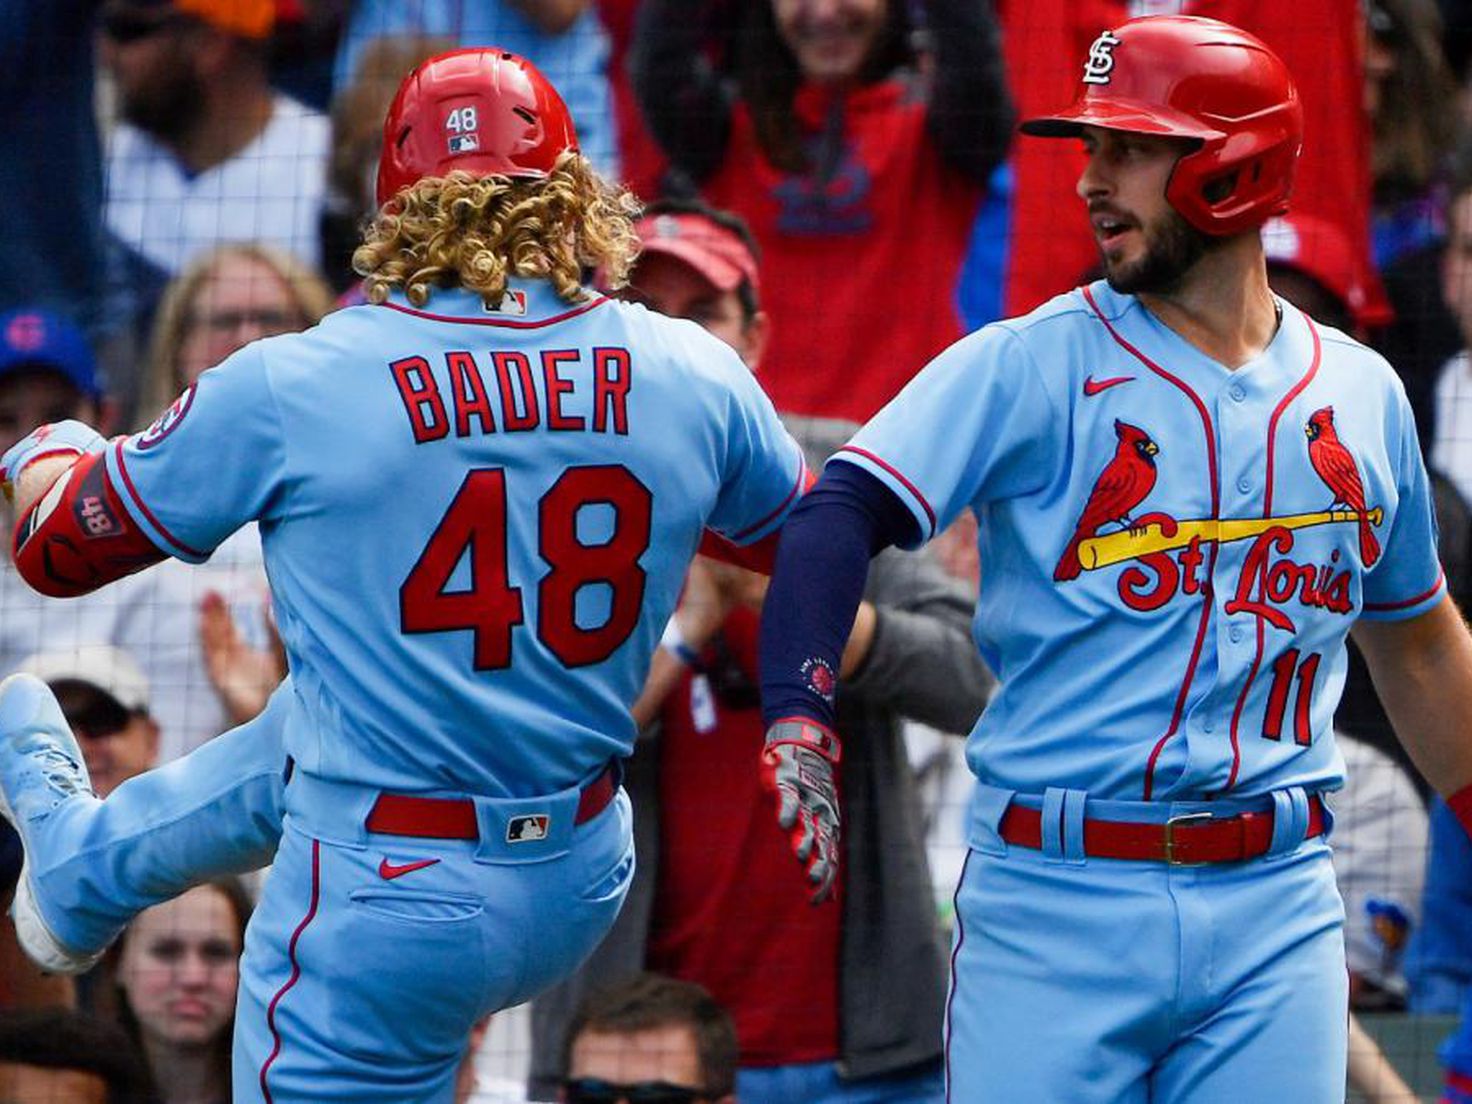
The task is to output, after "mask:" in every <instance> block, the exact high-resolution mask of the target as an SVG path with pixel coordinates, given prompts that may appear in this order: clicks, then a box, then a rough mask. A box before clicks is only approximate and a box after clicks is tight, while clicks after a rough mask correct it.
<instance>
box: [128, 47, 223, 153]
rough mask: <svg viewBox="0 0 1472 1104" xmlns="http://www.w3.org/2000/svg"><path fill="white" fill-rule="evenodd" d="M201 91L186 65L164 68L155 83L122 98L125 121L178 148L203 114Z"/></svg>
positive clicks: (195, 76) (192, 72) (198, 82)
mask: <svg viewBox="0 0 1472 1104" xmlns="http://www.w3.org/2000/svg"><path fill="white" fill-rule="evenodd" d="M204 101H205V97H204V88H203V87H202V86H201V83H200V80H199V77H198V76H197V75H196V74H195V73H194V71H193V69H192V68H190V67H189V66H188V65H185V64H179V65H173V66H166V67H164V69H163V70H162V71H161V72H160V73H159V74H158V77H157V80H156V81H155V83H153V84H152V85H150V86H149V87H147V88H144V89H141V90H139V91H137V92H135V93H133V94H132V95H131V96H127V97H125V98H124V100H123V102H122V104H121V105H120V110H121V113H122V116H123V118H124V119H126V120H127V121H128V122H130V123H132V124H133V125H134V126H136V127H137V128H138V129H139V130H143V131H146V132H147V133H149V134H151V135H153V136H154V137H155V138H157V139H158V140H159V141H160V142H162V143H163V144H164V145H166V146H173V145H177V144H178V143H179V141H180V139H182V138H183V137H184V136H185V135H187V134H188V133H189V132H190V131H191V130H193V129H194V126H195V124H196V123H198V122H199V119H200V117H201V116H202V115H203V114H204Z"/></svg>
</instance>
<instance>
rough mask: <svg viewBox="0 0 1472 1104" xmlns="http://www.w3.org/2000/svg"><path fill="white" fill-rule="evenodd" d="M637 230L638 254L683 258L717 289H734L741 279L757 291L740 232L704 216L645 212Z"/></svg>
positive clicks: (751, 260)
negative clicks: (640, 247) (661, 254)
mask: <svg viewBox="0 0 1472 1104" xmlns="http://www.w3.org/2000/svg"><path fill="white" fill-rule="evenodd" d="M637 229H638V231H639V241H640V242H641V243H642V246H643V249H642V252H641V256H646V257H647V256H649V255H651V254H656V253H663V254H664V255H666V256H669V257H674V258H675V259H676V260H679V261H683V262H684V263H685V264H687V265H689V266H690V267H691V268H693V269H694V270H695V271H696V272H698V273H699V274H700V275H701V277H702V278H704V279H705V280H706V281H708V282H709V283H710V284H711V285H712V286H714V287H715V288H716V290H718V291H735V290H736V289H737V288H738V287H740V286H741V281H742V280H747V281H749V282H750V284H751V286H752V289H753V290H754V291H757V292H760V291H761V278H760V276H759V275H758V272H757V263H756V257H754V256H753V255H752V252H751V250H750V249H749V248H748V247H747V244H746V243H745V242H744V241H742V240H741V235H739V234H737V233H736V232H735V231H733V230H728V229H727V228H726V227H724V226H722V225H721V224H720V223H718V222H715V221H714V220H712V219H709V218H707V217H706V216H705V215H700V214H694V213H682V214H667V215H648V216H646V217H644V218H642V219H640V220H639V222H638V224H637Z"/></svg>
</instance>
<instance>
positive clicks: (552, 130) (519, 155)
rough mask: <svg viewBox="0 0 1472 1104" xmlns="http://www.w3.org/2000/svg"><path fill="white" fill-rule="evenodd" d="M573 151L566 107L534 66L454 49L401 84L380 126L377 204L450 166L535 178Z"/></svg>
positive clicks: (500, 54) (502, 54)
mask: <svg viewBox="0 0 1472 1104" xmlns="http://www.w3.org/2000/svg"><path fill="white" fill-rule="evenodd" d="M577 148H578V136H577V132H576V131H575V130H574V129H573V125H572V116H571V115H570V114H568V110H567V105H566V104H564V103H563V102H562V97H561V96H559V95H558V94H557V90H556V89H555V88H553V87H552V84H551V82H550V81H548V80H547V78H546V77H544V76H542V74H541V73H540V72H538V71H537V68H536V67H535V66H534V65H532V63H531V62H529V61H527V60H526V59H525V58H522V57H518V56H517V55H515V54H512V53H508V52H507V51H505V50H497V49H467V50H451V51H450V52H449V53H446V54H439V55H437V56H436V57H432V58H430V59H429V60H428V61H425V62H424V63H423V64H421V65H419V66H418V67H417V68H415V69H414V71H413V72H411V73H410V74H409V75H408V76H407V77H405V78H404V82H403V83H402V84H401V85H399V91H398V94H397V95H396V96H394V101H393V103H392V104H391V105H390V106H389V109H388V115H387V116H386V117H385V118H384V121H383V150H382V152H381V153H380V154H379V159H378V202H379V204H380V205H382V204H384V203H387V202H388V201H389V200H391V199H392V198H393V197H394V196H395V195H397V194H398V192H399V190H400V189H401V188H405V187H408V186H409V185H410V184H413V183H415V182H416V181H418V180H420V179H422V178H424V177H426V176H444V175H445V174H446V173H448V172H451V171H452V170H455V169H460V170H463V171H465V172H468V173H471V174H473V175H475V176H491V175H498V174H499V175H502V176H508V177H513V178H519V179H531V180H540V179H543V178H545V177H546V176H547V174H548V173H550V172H551V171H552V167H553V166H554V165H555V164H556V163H557V158H558V157H559V156H561V154H562V153H564V152H565V151H567V150H575V149H577Z"/></svg>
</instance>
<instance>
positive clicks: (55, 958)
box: [0, 674, 106, 974]
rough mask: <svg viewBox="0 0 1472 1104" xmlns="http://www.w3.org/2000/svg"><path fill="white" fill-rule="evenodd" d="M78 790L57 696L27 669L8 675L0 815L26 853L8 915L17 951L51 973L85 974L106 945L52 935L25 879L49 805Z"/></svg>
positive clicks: (3, 691) (0, 725)
mask: <svg viewBox="0 0 1472 1104" xmlns="http://www.w3.org/2000/svg"><path fill="white" fill-rule="evenodd" d="M78 794H87V795H91V794H92V782H91V779H90V778H88V776H87V766H86V763H85V762H84V760H83V759H82V749H81V748H80V747H78V746H77V740H76V737H75V736H73V735H72V730H71V726H69V725H68V724H67V723H66V718H65V717H64V716H62V713H61V707H60V706H58V705H57V704H56V698H55V697H54V696H53V695H52V693H51V690H50V688H49V687H48V686H47V685H46V684H45V683H44V682H42V681H41V680H40V679H38V678H36V677H35V676H34V675H27V674H18V675H11V676H10V677H9V678H7V679H6V680H5V681H4V682H0V816H4V817H5V819H6V820H8V821H9V822H10V823H11V824H12V825H13V826H14V827H15V830H16V832H18V833H19V834H20V839H21V845H22V847H23V848H24V849H25V856H26V857H25V860H24V861H23V862H22V863H21V868H20V881H19V882H18V883H17V884H16V887H15V902H14V904H12V905H11V907H10V914H11V916H12V918H14V920H15V934H16V937H17V938H18V940H19V942H20V946H21V949H22V950H24V951H25V952H26V954H27V955H29V956H30V958H31V960H32V961H33V962H35V963H36V965H37V966H39V967H41V969H43V970H46V971H48V972H49V973H56V974H81V973H85V972H86V971H88V970H90V969H91V968H92V967H93V966H94V965H95V964H96V962H97V960H98V959H99V958H101V957H102V953H103V951H104V950H106V948H105V947H104V948H102V949H101V950H98V951H95V952H93V953H91V954H83V953H80V952H78V951H75V950H73V949H72V948H70V947H68V946H67V945H66V944H65V943H63V942H62V941H61V940H60V939H59V938H57V936H56V934H55V932H53V931H52V929H51V926H50V925H49V924H47V922H46V919H45V917H44V916H43V915H42V913H41V909H40V907H39V906H38V905H37V903H36V894H35V887H34V886H32V884H31V879H30V865H31V855H32V854H33V853H34V848H35V840H36V838H37V836H38V835H39V834H40V833H41V832H42V831H44V828H45V822H46V821H47V819H48V818H49V817H50V816H51V814H52V813H53V812H54V811H55V810H56V808H57V807H58V806H60V805H61V804H62V803H63V802H64V801H66V800H67V799H68V798H71V797H75V796H76V795H78Z"/></svg>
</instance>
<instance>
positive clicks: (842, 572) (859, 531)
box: [761, 16, 1472, 1104]
mask: <svg viewBox="0 0 1472 1104" xmlns="http://www.w3.org/2000/svg"><path fill="white" fill-rule="evenodd" d="M1023 130H1024V131H1025V132H1027V133H1030V134H1035V135H1041V136H1044V137H1073V138H1075V139H1079V138H1081V139H1082V142H1083V146H1084V151H1085V153H1086V155H1087V158H1086V164H1085V168H1084V170H1083V172H1082V175H1081V176H1080V178H1079V181H1078V193H1079V195H1080V197H1081V198H1082V199H1083V200H1084V202H1085V204H1086V206H1087V209H1088V215H1089V221H1090V225H1091V227H1092V229H1093V232H1094V235H1095V238H1096V240H1097V242H1098V246H1099V251H1100V254H1101V256H1102V259H1103V266H1104V270H1105V273H1106V279H1104V280H1101V281H1099V282H1097V283H1094V284H1091V285H1089V286H1087V287H1083V288H1079V289H1077V290H1075V291H1073V292H1071V293H1069V294H1067V295H1063V296H1060V297H1058V298H1056V299H1054V300H1053V301H1052V302H1050V303H1048V304H1046V305H1044V306H1043V307H1041V308H1040V309H1038V310H1037V311H1035V312H1034V313H1032V314H1030V315H1027V316H1026V317H1022V318H1015V319H1011V320H1007V321H1003V322H999V323H997V324H994V325H991V326H988V327H986V328H984V329H982V330H980V331H979V332H977V333H975V334H972V335H971V336H969V337H967V338H965V339H963V340H962V341H960V342H958V343H957V344H956V345H954V346H953V347H952V348H951V349H949V350H948V351H946V352H945V353H944V354H942V355H941V356H940V357H938V358H937V359H936V360H935V361H934V362H933V363H931V364H930V365H929V366H927V367H926V368H925V369H924V370H923V371H922V372H921V373H920V375H919V376H918V377H917V378H916V379H915V380H914V381H913V382H912V383H911V384H910V385H909V386H908V387H907V388H906V389H905V390H904V392H902V393H901V394H900V395H899V396H898V397H897V398H896V399H895V400H894V401H893V402H892V403H891V404H890V405H889V406H887V407H886V408H885V409H884V410H883V411H881V412H880V413H879V414H878V415H877V416H876V417H875V418H874V420H873V421H872V422H870V423H869V424H868V425H867V426H865V427H864V428H863V429H862V430H860V432H859V433H858V434H857V435H856V436H855V438H854V439H853V441H852V442H851V443H850V444H849V445H848V446H846V447H845V448H844V449H843V450H841V451H840V452H839V453H838V454H837V456H836V457H835V459H834V460H832V461H830V463H829V464H828V466H827V469H826V471H825V473H824V475H823V478H822V480H821V481H820V482H819V484H818V486H817V487H816V488H815V490H814V491H813V492H812V494H811V495H810V496H808V497H807V498H806V499H805V500H804V503H803V504H802V506H801V507H799V509H798V510H797V511H796V512H795V513H794V515H793V516H792V518H791V519H790V520H789V521H788V523H787V525H786V527H785V529H784V531H783V536H782V546H781V550H780V552H779V555H778V561H777V569H776V575H775V578H774V580H773V584H772V590H771V593H770V594H769V596H768V600H767V604H766V613H765V619H764V624H763V632H762V640H761V648H762V653H761V654H762V663H763V692H764V707H765V709H766V711H767V717H768V724H769V726H770V727H769V732H768V738H767V750H766V752H765V756H764V758H765V762H766V765H767V770H768V772H769V777H770V779H771V782H772V785H773V786H774V787H775V788H776V789H777V791H778V793H779V795H780V798H781V803H780V813H779V816H780V818H781V821H782V823H784V824H789V825H791V826H792V828H793V831H794V838H795V841H796V843H797V847H798V853H799V857H800V858H803V859H804V860H805V861H806V862H807V863H808V864H809V876H810V877H811V878H812V879H813V880H814V882H815V883H816V885H817V886H818V888H819V890H820V891H821V890H822V888H823V887H824V886H825V885H826V884H827V883H828V881H829V880H830V879H831V878H832V874H833V871H832V867H833V863H834V861H835V855H836V852H835V851H834V841H835V839H836V836H837V832H838V810H837V805H836V802H835V800H834V792H833V788H832V784H831V777H832V761H834V760H836V759H837V758H838V757H839V755H840V749H839V747H838V741H837V740H836V739H835V738H834V736H833V734H832V732H831V730H830V728H829V725H830V723H831V717H832V700H831V681H830V679H829V678H828V674H829V672H831V671H832V669H833V668H834V666H835V664H836V662H837V657H838V654H839V651H838V649H839V647H840V646H841V642H842V637H843V635H844V634H845V633H846V631H847V627H848V625H849V623H850V622H851V620H852V612H853V609H854V606H855V604H856V603H857V600H858V595H859V588H860V586H861V585H862V582H863V577H864V572H865V566H864V565H865V562H866V560H867V559H868V557H869V555H870V554H871V552H872V551H873V550H874V549H877V548H881V547H884V546H886V545H889V544H900V545H906V546H914V545H918V544H921V543H923V542H924V541H925V540H927V539H928V538H930V537H931V536H932V535H933V534H934V533H936V532H937V531H939V530H941V529H943V528H945V527H946V526H947V525H948V524H950V522H951V521H952V519H954V518H955V517H956V515H957V514H959V513H960V512H961V511H963V510H965V509H968V508H970V509H972V510H974V511H975V512H976V514H977V517H978V519H979V522H980V524H979V534H980V535H979V554H980V561H981V565H982V585H981V597H980V602H979V604H978V608H977V615H976V620H975V637H976V641H977V644H978V646H979V647H980V648H981V651H982V653H983V655H984V656H985V658H986V660H987V664H988V666H989V667H991V669H992V670H993V671H995V672H996V673H997V675H998V678H999V680H1000V684H1001V688H1000V690H999V692H998V693H997V695H996V696H995V697H994V698H993V699H992V702H991V705H990V706H989V708H988V709H987V711H986V713H985V714H984V716H983V717H982V718H981V720H980V722H979V723H978V725H977V726H976V728H975V729H974V730H973V732H972V734H971V736H970V738H969V741H968V747H967V761H968V763H969V765H970V767H971V769H972V771H973V772H974V773H975V774H976V776H977V787H976V791H975V797H974V801H973V804H972V808H971V812H970V828H969V840H968V843H969V848H970V849H969V852H968V857H967V861H966V865H965V868H964V870H963V873H962V877H961V882H960V886H959V889H958V891H957V919H956V934H955V939H954V944H953V954H952V978H951V990H950V996H949V998H948V1004H949V1007H948V1014H947V1027H946V1054H947V1066H948V1092H949V1099H950V1100H951V1101H953V1102H963V1101H964V1102H966V1104H975V1102H990V1101H998V1102H1007V1104H1017V1102H1019V1101H1039V1102H1054V1101H1065V1100H1066V1101H1069V1102H1070V1104H1079V1102H1090V1101H1098V1102H1101V1104H1102V1102H1109V1104H1129V1102H1144V1101H1146V1100H1149V1101H1152V1102H1154V1104H1171V1102H1183V1101H1190V1102H1192V1104H1213V1102H1226V1101H1243V1100H1294V1101H1315V1102H1324V1104H1327V1102H1328V1101H1338V1100H1342V1099H1343V1093H1344V1078H1345V1047H1346V1043H1345V1035H1346V975H1345V966H1344V944H1343V938H1342V934H1341V929H1342V924H1343V907H1342V905H1341V903H1340V900H1339V897H1338V894H1337V892H1336V890H1335V885H1334V875H1333V870H1332V867H1331V865H1330V861H1329V848H1328V845H1327V843H1326V837H1327V835H1328V832H1329V828H1330V824H1331V821H1332V816H1331V813H1330V811H1329V807H1328V805H1327V804H1326V802H1325V799H1324V796H1323V795H1324V792H1325V791H1327V790H1332V789H1334V788H1335V787H1336V786H1338V785H1339V784H1340V782H1341V780H1342V772H1343V764H1342V760H1341V757H1340V755H1339V753H1338V751H1337V750H1336V749H1335V746H1334V742H1333V737H1332V732H1331V718H1332V715H1333V711H1334V704H1335V701H1336V699H1337V698H1338V696H1339V691H1340V688H1341V685H1342V682H1343V678H1344V668H1345V652H1344V640H1345V636H1346V634H1347V633H1348V632H1349V630H1350V628H1351V626H1354V628H1355V635H1356V640H1357V642H1358V643H1359V644H1360V646H1361V647H1362V649H1363V650H1364V652H1365V654H1366V657H1367V659H1368V661H1369V665H1370V667H1371V669H1372V671H1373V672H1374V675H1375V681H1376V684H1377V685H1378V686H1379V688H1380V693H1381V695H1382V697H1383V699H1384V701H1385V704H1386V707H1387V711H1388V712H1389V714H1390V716H1391V718H1392V719H1393V721H1394V722H1395V725H1396V728H1397V729H1398V731H1399V735H1400V738H1401V739H1402V741H1404V743H1405V744H1406V745H1407V747H1408V749H1409V750H1410V751H1411V753H1412V754H1413V755H1414V756H1415V758H1416V761H1417V762H1418V764H1419V765H1420V767H1421V769H1422V770H1423V771H1424V773H1425V775H1426V777H1427V778H1428V779H1429V780H1431V782H1432V783H1433V784H1435V785H1436V786H1437V787H1438V788H1439V789H1440V790H1441V791H1442V792H1443V793H1446V794H1449V795H1452V797H1451V802H1452V805H1453V807H1454V808H1456V809H1457V811H1458V815H1459V816H1460V817H1461V818H1462V820H1463V821H1464V822H1472V741H1469V740H1468V739H1467V736H1466V732H1465V719H1466V717H1467V716H1468V715H1469V710H1472V641H1469V638H1468V634H1467V632H1466V630H1465V628H1464V627H1463V624H1462V621H1461V618H1460V616H1459V615H1458V612H1457V610H1456V609H1455V607H1454V606H1453V604H1452V603H1451V601H1450V599H1448V598H1447V596H1446V592H1445V585H1444V582H1443V579H1442V575H1441V571H1440V568H1439V566H1438V563H1437V559H1436V551H1435V542H1434V538H1433V530H1434V524H1433V519H1432V511H1431V506H1430V501H1429V497H1428V493H1427V477H1426V472H1425V470H1424V468H1423V466H1422V463H1421V458H1420V457H1421V454H1420V451H1419V448H1418V446H1417V442H1416V435H1415V430H1414V425H1413V422H1412V418H1411V413H1410V409H1409V406H1408V404H1407V403H1406V400H1405V395H1404V392H1403V391H1402V389H1401V386H1400V384H1399V382H1398V381H1397V379H1396V377H1395V375H1394V373H1393V372H1392V371H1391V369H1390V368H1389V367H1388V366H1387V365H1386V364H1385V363H1384V361H1382V360H1381V359H1380V358H1379V357H1378V356H1376V355H1375V354H1374V353H1372V352H1370V351H1369V350H1368V349H1365V348H1364V347H1363V346H1361V345H1359V344H1357V343H1356V342H1354V341H1352V340H1351V339H1349V338H1347V337H1345V336H1344V335H1343V334H1341V333H1338V332H1336V331H1333V330H1329V329H1326V328H1324V327H1322V326H1320V325H1319V324H1317V323H1316V322H1314V321H1313V320H1312V319H1311V318H1309V317H1307V316H1305V315H1303V314H1302V313H1300V312H1299V311H1297V310H1296V309H1294V308H1293V307H1292V306H1290V305H1289V304H1287V303H1285V302H1283V301H1281V300H1279V299H1276V298H1275V297H1274V296H1273V295H1272V293H1271V292H1270V290H1269V287H1268V283H1267V276H1266V271H1265V265H1264V260H1263V253H1262V244H1261V239H1260V237H1259V235H1258V227H1259V225H1260V224H1261V223H1262V222H1263V221H1264V220H1266V219H1267V218H1268V217H1269V216H1270V215H1273V214H1274V213H1277V212H1281V211H1282V210H1284V209H1285V206H1286V204H1287V201H1288V196H1289V191H1290V187H1291V183H1292V178H1293V168H1294V162H1295V159H1296V158H1297V156H1298V151H1299V146H1300V135H1301V113H1300V110H1299V103H1298V96H1297V93H1296V91H1295V88H1294V85H1293V82H1292V80H1291V79H1290V77H1289V74H1288V72H1287V70H1286V69H1285V68H1284V66H1283V65H1282V63H1281V62H1280V61H1279V59H1278V58H1276V57H1275V56H1274V55H1273V54H1272V53H1271V52H1270V51H1269V50H1268V49H1267V48H1266V47H1265V46H1263V44H1262V43H1261V42H1259V41H1258V40H1257V39H1255V38H1253V37H1252V36H1250V35H1247V34H1244V33H1242V32H1241V31H1239V30H1237V29H1235V28H1233V27H1230V26H1227V25H1225V24H1222V23H1218V22H1215V21H1211V20H1205V19H1193V18H1184V17H1163V16H1157V17H1146V18H1140V19H1136V20H1131V21H1129V22H1127V23H1124V24H1123V25H1121V26H1118V27H1116V28H1114V29H1112V30H1110V31H1107V32H1105V33H1104V34H1101V35H1100V36H1099V37H1098V38H1097V39H1096V40H1095V42H1094V44H1093V48H1092V50H1091V51H1090V53H1089V57H1088V61H1087V63H1086V65H1085V66H1084V70H1083V81H1082V85H1081V89H1080V94H1079V96H1078V99H1077V100H1076V101H1075V102H1074V104H1073V105H1072V106H1071V107H1068V108H1067V109H1065V110H1063V111H1060V112H1059V113H1058V114H1056V115H1053V116H1050V117H1047V118H1041V119H1033V120H1031V121H1029V122H1027V123H1024V124H1023ZM799 594H801V595H802V602H801V603H798V602H796V601H795V599H796V597H797V596H798V595H799Z"/></svg>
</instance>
